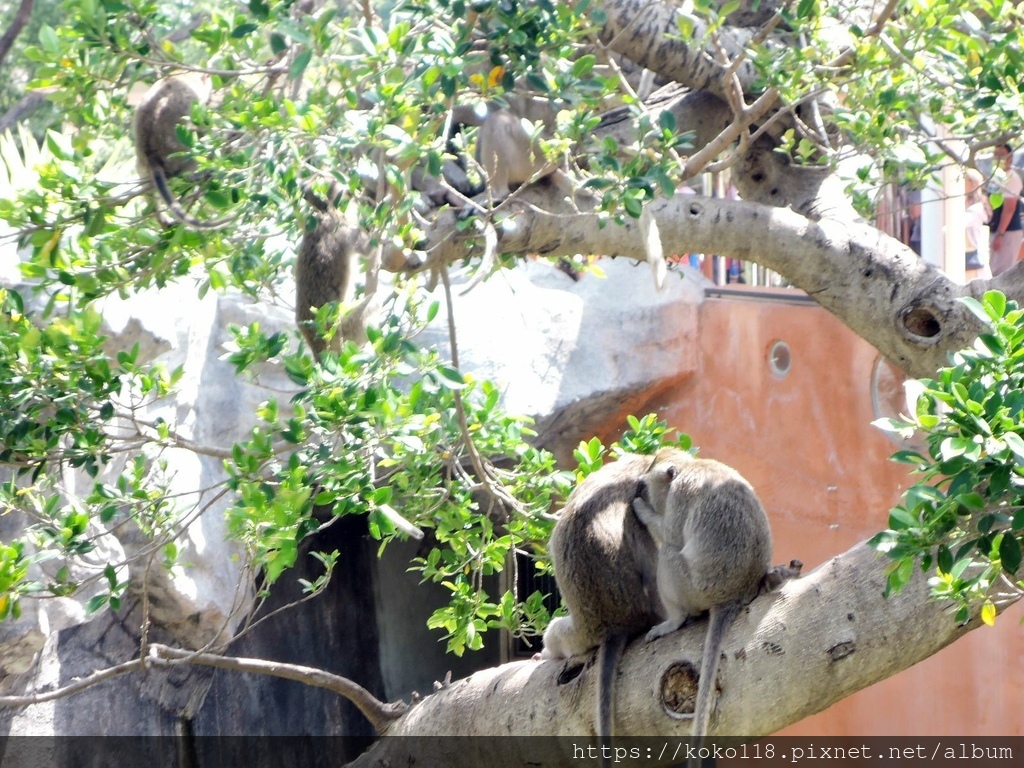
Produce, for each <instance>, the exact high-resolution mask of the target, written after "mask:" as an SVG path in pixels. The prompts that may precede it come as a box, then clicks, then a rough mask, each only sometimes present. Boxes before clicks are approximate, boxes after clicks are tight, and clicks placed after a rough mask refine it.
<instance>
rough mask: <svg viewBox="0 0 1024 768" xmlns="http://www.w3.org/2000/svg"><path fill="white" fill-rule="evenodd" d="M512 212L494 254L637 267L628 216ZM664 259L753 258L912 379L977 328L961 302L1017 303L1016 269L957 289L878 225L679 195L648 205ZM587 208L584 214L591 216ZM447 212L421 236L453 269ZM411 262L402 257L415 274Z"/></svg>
mask: <svg viewBox="0 0 1024 768" xmlns="http://www.w3.org/2000/svg"><path fill="white" fill-rule="evenodd" d="M520 204H521V206H523V207H521V208H520V209H519V210H518V211H517V212H515V213H514V214H512V215H510V216H509V217H508V218H506V219H504V220H503V221H502V222H500V224H498V225H497V229H498V233H499V237H500V244H499V249H500V250H501V252H502V253H519V254H530V253H537V254H542V255H546V256H572V255H574V254H577V253H587V254H594V255H606V256H624V257H627V258H631V259H637V260H638V261H643V260H644V259H646V253H645V249H644V246H643V238H642V237H641V236H640V230H639V229H638V228H639V226H640V223H639V222H638V221H637V220H635V219H628V218H627V219H625V220H624V221H622V222H621V223H611V222H609V221H608V219H607V217H606V216H605V217H603V216H602V214H599V213H597V212H593V211H594V201H593V200H592V199H591V198H589V197H588V196H587V195H585V194H582V193H581V194H579V195H577V197H576V200H574V201H568V200H565V199H563V198H560V193H559V191H558V190H557V189H554V188H553V187H551V186H545V185H536V187H535V188H534V189H530V190H525V192H524V194H523V195H522V197H521V200H520ZM647 209H648V210H649V212H650V215H652V216H653V217H654V218H655V220H656V221H657V225H658V230H659V232H660V235H661V239H662V243H663V246H664V251H665V253H714V254H717V255H720V256H728V257H733V258H739V259H744V260H747V261H754V262H756V263H758V264H761V265H763V266H765V267H768V268H769V269H772V270H775V271H777V272H779V273H780V274H782V275H785V276H786V278H788V279H789V280H790V281H791V282H792V283H793V285H795V286H796V287H798V288H801V289H803V290H804V291H806V292H807V293H808V294H809V295H810V296H811V297H813V298H814V299H815V300H816V301H817V302H818V303H819V304H821V305H822V306H823V307H824V308H825V309H827V310H829V311H830V312H832V313H833V314H835V315H836V316H837V317H839V319H840V320H842V321H843V322H844V323H845V324H846V325H848V326H849V327H850V328H851V329H852V330H853V331H854V332H855V333H857V334H858V335H859V336H861V337H863V338H864V339H866V340H867V341H868V342H869V343H871V344H873V345H874V346H875V347H876V348H877V349H878V350H879V351H880V352H882V353H883V354H884V355H885V356H886V357H888V358H889V359H890V360H892V361H893V362H894V363H896V364H897V365H899V366H900V367H901V368H902V369H903V370H904V371H905V372H906V373H907V374H909V375H911V376H928V375H931V374H933V373H934V372H935V371H936V369H938V368H939V367H941V366H943V365H945V363H946V355H947V353H948V352H950V351H954V350H957V349H962V348H963V347H966V346H969V345H970V344H971V343H972V342H973V340H974V338H975V336H977V334H978V332H979V330H980V325H979V322H978V320H977V319H976V318H975V317H974V315H973V314H971V312H970V311H968V310H967V308H966V307H964V306H963V305H962V304H961V303H960V302H959V301H957V299H958V298H959V297H960V296H967V295H974V296H977V295H980V294H981V293H983V292H984V291H985V290H987V289H988V288H990V287H991V288H999V289H1001V290H1003V291H1004V292H1005V293H1007V295H1008V296H1010V297H1011V298H1021V297H1022V296H1024V272H1022V271H1021V270H1018V269H1015V270H1011V271H1010V272H1009V273H1007V274H1005V275H1001V276H1000V277H999V278H996V279H994V280H991V281H980V280H976V281H974V282H972V283H971V284H970V285H967V286H962V285H958V284H957V283H954V282H953V281H952V280H950V279H949V278H948V277H947V276H946V275H945V274H944V273H943V272H941V271H940V270H938V269H937V268H935V267H933V266H931V265H929V264H928V263H927V262H925V261H923V260H922V259H920V258H918V257H917V255H916V254H915V253H914V252H913V251H911V250H910V249H909V248H908V247H906V246H905V245H903V244H902V243H900V242H899V241H898V240H895V239H894V238H891V237H889V236H888V235H886V234H884V233H883V232H881V231H879V230H878V229H876V228H874V227H872V226H870V225H867V224H864V223H857V222H852V221H848V220H844V219H832V218H824V219H821V220H814V219H811V218H808V217H807V216H803V215H801V214H799V213H796V212H795V211H793V210H790V209H788V208H778V207H774V206H768V205H762V204H760V203H754V202H747V201H734V200H724V199H721V198H707V197H701V196H697V195H682V194H679V195H676V196H675V197H673V198H670V199H662V200H655V201H654V202H652V203H650V204H649V205H648V206H647ZM587 211H591V212H589V213H588V212H587ZM454 216H455V214H454V213H445V214H442V215H441V216H440V217H439V218H438V220H437V221H436V222H435V229H434V230H433V232H432V233H431V235H430V237H429V238H428V240H429V243H430V245H429V246H428V247H432V248H433V253H432V258H435V259H441V260H443V261H446V262H449V263H452V262H456V261H459V260H462V259H465V258H466V257H467V256H471V255H472V253H473V252H472V247H473V246H472V245H470V244H468V242H467V241H466V240H465V239H457V238H453V237H450V236H449V235H448V233H450V232H451V231H452V230H453V227H454ZM417 259H419V260H422V261H425V259H423V258H422V256H411V257H409V259H408V261H409V263H410V264H412V265H413V266H414V268H415V264H416V263H417Z"/></svg>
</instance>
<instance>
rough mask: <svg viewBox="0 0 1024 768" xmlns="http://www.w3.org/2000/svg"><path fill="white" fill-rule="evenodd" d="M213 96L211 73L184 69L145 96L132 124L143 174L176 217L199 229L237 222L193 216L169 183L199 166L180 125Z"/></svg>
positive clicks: (152, 87) (157, 82)
mask: <svg viewBox="0 0 1024 768" xmlns="http://www.w3.org/2000/svg"><path fill="white" fill-rule="evenodd" d="M211 95H212V87H211V85H210V77H209V75H204V74H200V73H197V72H182V73H178V74H175V75H169V76H167V77H164V78H161V79H160V80H157V81H156V82H155V83H154V84H153V85H152V86H150V88H149V90H148V91H146V93H145V94H144V95H143V97H142V100H141V101H140V102H139V105H138V106H137V107H136V108H135V119H134V121H133V125H132V128H133V132H134V136H135V157H136V162H137V164H138V169H139V175H140V176H141V177H142V179H143V180H144V181H147V182H149V183H150V184H151V185H152V186H153V187H154V188H155V189H156V191H157V192H158V193H159V195H160V197H161V198H163V201H164V203H165V204H166V206H167V209H168V210H169V211H170V212H171V215H172V216H174V218H175V219H177V220H178V221H180V222H182V223H184V224H188V225H189V226H190V227H193V228H195V229H220V228H221V227H223V226H225V225H227V224H229V223H230V222H231V221H233V219H231V218H224V219H218V220H216V221H200V220H199V219H196V218H194V217H193V216H190V215H189V214H188V213H187V212H186V211H185V209H184V208H182V207H181V203H179V202H178V200H177V199H176V198H175V197H174V195H173V194H172V193H171V190H170V188H169V187H168V186H167V179H169V178H171V177H172V176H178V175H180V174H183V173H187V172H188V171H190V170H192V168H194V167H195V161H194V160H193V159H192V158H191V157H189V156H188V154H187V153H186V148H185V146H184V145H183V144H182V143H181V141H179V140H178V134H177V126H178V125H179V124H180V123H181V122H182V121H183V120H184V119H185V118H187V117H188V116H189V115H190V114H191V113H192V105H193V104H196V103H199V104H206V103H208V102H209V100H210V96H211Z"/></svg>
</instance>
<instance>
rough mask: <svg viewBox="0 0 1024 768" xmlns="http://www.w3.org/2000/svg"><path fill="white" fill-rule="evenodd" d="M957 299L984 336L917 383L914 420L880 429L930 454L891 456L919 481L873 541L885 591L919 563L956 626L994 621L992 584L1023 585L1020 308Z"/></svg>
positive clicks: (994, 299) (995, 296)
mask: <svg viewBox="0 0 1024 768" xmlns="http://www.w3.org/2000/svg"><path fill="white" fill-rule="evenodd" d="M961 301H963V302H964V303H965V304H966V305H967V306H968V307H969V308H970V309H971V311H972V312H973V313H974V314H975V315H977V316H978V318H979V319H980V320H981V321H982V322H983V323H984V324H985V326H986V327H987V331H986V332H984V333H982V334H981V335H980V336H979V337H978V340H977V341H976V342H975V344H974V345H973V347H971V348H969V349H964V350H961V351H960V352H957V353H956V354H954V355H952V359H951V365H950V366H949V367H947V368H943V369H942V370H940V371H939V372H938V376H937V377H936V378H935V379H934V380H921V382H920V385H921V387H922V389H921V392H920V394H919V396H918V397H917V400H916V403H915V404H914V405H913V407H912V408H911V410H912V411H913V413H912V415H911V417H910V419H908V420H904V419H883V420H880V421H879V422H876V424H877V425H878V426H880V427H881V428H883V429H885V430H887V431H891V432H895V433H896V434H900V435H903V436H905V437H909V436H911V435H913V434H914V433H917V432H919V433H921V434H922V435H924V437H925V441H926V443H927V453H926V454H922V453H919V452H917V451H915V450H903V451H899V452H898V453H896V454H895V455H894V456H893V459H894V460H895V461H900V462H904V463H907V464H910V465H911V466H912V467H913V468H914V472H915V473H916V474H919V475H921V476H922V481H921V482H919V483H916V484H915V485H914V486H912V487H911V488H909V489H908V490H907V491H906V492H905V493H904V495H903V500H902V503H901V504H900V505H899V506H897V507H896V508H895V509H893V510H892V512H891V513H890V516H889V530H886V531H883V532H882V533H880V534H878V535H877V536H875V537H874V538H873V539H872V540H871V542H870V543H871V545H872V546H874V547H875V548H877V549H878V550H879V551H881V552H884V553H886V554H887V555H888V556H889V558H890V559H891V560H892V563H891V564H890V565H889V567H888V569H887V577H888V580H887V584H886V592H887V593H892V592H896V591H898V590H900V589H901V588H902V587H903V586H904V585H905V584H906V583H907V581H908V580H909V579H910V578H911V576H912V574H913V572H914V568H915V566H919V567H920V568H921V569H922V570H925V571H928V570H930V569H931V568H933V567H934V568H935V569H936V574H937V575H936V577H935V578H934V579H933V580H932V594H933V595H934V596H936V597H938V598H942V599H945V600H951V601H954V602H956V603H957V604H958V605H959V606H960V608H959V611H958V613H957V619H958V620H959V621H966V620H967V618H968V617H969V615H970V608H971V607H972V606H973V605H977V604H979V603H980V604H982V617H983V618H984V619H985V620H986V621H987V622H989V623H991V622H992V621H994V618H995V607H994V603H993V597H992V590H993V587H995V586H996V585H997V584H998V583H999V582H1000V580H1002V579H1006V580H1008V581H1009V582H1012V583H1014V584H1016V585H1017V586H1018V587H1020V586H1024V582H1022V580H1021V574H1020V566H1021V548H1022V538H1024V310H1021V309H1020V308H1019V307H1018V306H1017V303H1016V302H1013V301H1007V300H1006V297H1005V296H1004V295H1003V294H1002V293H999V292H997V291H989V292H988V293H986V294H985V296H984V297H983V299H982V301H981V302H978V301H976V300H975V299H972V298H963V299H961ZM1004 586H1005V585H1004Z"/></svg>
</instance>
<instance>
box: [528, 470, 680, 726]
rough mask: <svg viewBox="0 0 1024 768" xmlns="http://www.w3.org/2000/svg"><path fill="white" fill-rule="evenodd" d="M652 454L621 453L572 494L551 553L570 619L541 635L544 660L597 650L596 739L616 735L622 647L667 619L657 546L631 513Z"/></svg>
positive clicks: (551, 543)
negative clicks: (659, 585)
mask: <svg viewBox="0 0 1024 768" xmlns="http://www.w3.org/2000/svg"><path fill="white" fill-rule="evenodd" d="M650 465H651V457H650V456H639V455H635V454H624V455H623V456H621V457H620V458H619V459H617V460H616V461H615V462H612V463H609V464H606V465H605V466H603V467H601V468H600V469H598V470H597V471H596V472H593V473H591V474H590V475H588V476H587V477H586V478H585V479H584V480H583V482H581V483H580V484H579V485H578V486H577V487H576V488H575V489H574V490H573V492H572V493H571V494H570V495H569V498H568V500H567V501H566V504H565V507H564V508H563V509H562V512H561V514H560V515H559V518H558V522H557V523H555V527H554V530H553V531H552V534H551V539H550V541H549V543H548V553H549V555H550V557H551V564H552V566H553V567H554V571H555V581H556V582H557V584H558V589H559V591H560V592H561V594H562V600H563V601H564V602H565V606H566V608H568V609H569V615H568V616H561V617H557V618H555V619H552V621H551V623H550V624H548V627H547V629H546V630H545V632H544V649H543V651H542V652H541V654H540V656H541V658H542V659H564V658H568V657H570V656H577V655H579V654H582V653H586V652H587V651H589V650H591V649H592V648H595V647H599V651H598V660H597V667H598V679H597V706H596V719H597V733H598V736H599V738H600V739H601V741H602V744H604V743H605V742H606V741H607V740H608V739H610V738H611V737H612V736H613V735H614V734H613V730H614V720H615V712H614V705H615V700H614V686H615V672H616V670H617V668H618V662H619V659H620V658H621V656H622V653H623V651H624V650H625V647H626V644H627V643H628V642H629V640H631V639H632V638H634V637H636V636H637V635H639V634H641V633H643V632H644V631H645V630H647V629H649V628H650V627H651V626H653V625H654V624H656V623H657V622H660V621H662V620H664V619H665V617H666V614H665V612H664V609H663V607H662V605H661V599H660V598H659V596H658V591H657V584H656V582H657V572H656V562H657V548H656V545H655V542H654V539H653V537H652V536H651V534H650V532H649V531H648V530H647V529H646V527H645V526H644V525H643V524H642V523H641V521H640V520H639V519H638V518H637V516H636V515H635V514H634V513H633V512H632V511H631V506H630V505H631V503H632V501H633V499H634V498H635V497H636V489H637V483H638V482H639V481H640V478H641V477H642V476H643V474H644V473H645V472H646V471H647V470H648V469H649V467H650Z"/></svg>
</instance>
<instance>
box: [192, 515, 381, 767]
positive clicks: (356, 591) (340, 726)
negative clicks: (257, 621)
mask: <svg viewBox="0 0 1024 768" xmlns="http://www.w3.org/2000/svg"><path fill="white" fill-rule="evenodd" d="M376 546H377V544H376V542H374V541H373V540H372V539H370V538H369V536H368V535H367V532H366V519H365V518H364V517H362V516H348V517H342V518H340V519H338V520H337V521H335V522H334V523H333V524H332V525H331V526H329V527H328V528H327V529H325V530H324V531H321V532H320V533H319V534H317V535H316V536H315V537H314V538H313V539H312V540H311V541H310V543H309V545H308V546H306V547H303V552H304V553H305V552H307V551H308V550H309V549H314V550H322V551H326V552H330V551H333V550H335V549H336V550H338V552H339V553H340V556H339V558H338V562H337V565H336V566H335V572H334V575H333V577H332V579H331V582H330V584H329V586H328V587H327V590H326V591H325V592H324V594H322V595H320V596H319V597H317V598H316V599H314V600H310V601H308V602H306V603H303V604H301V605H297V606H293V607H291V608H289V609H288V610H286V611H283V612H282V613H280V614H278V615H276V616H273V617H271V618H270V619H269V620H267V621H266V622H264V623H263V624H261V625H259V626H258V627H256V628H255V629H253V630H252V631H251V632H249V633H247V634H245V635H244V636H242V637H241V638H240V639H238V640H237V641H236V642H234V643H233V644H232V645H231V648H230V651H229V655H232V656H240V657H250V658H258V659H266V660H272V661H282V662H290V663H293V664H303V665H306V666H310V667H316V668H319V669H323V670H326V671H328V672H332V673H334V674H337V675H342V676H343V677H347V678H349V679H350V680H353V681H355V682H357V683H359V684H360V685H362V686H363V687H364V688H366V689H367V690H369V691H370V692H371V693H372V694H373V695H374V696H376V697H377V698H379V699H382V700H383V699H384V684H383V680H382V675H381V665H380V650H379V649H380V638H379V633H378V628H377V620H376V614H375V609H374V585H373V578H374V576H373V574H374V573H375V571H376V569H375V563H376V555H375V553H376ZM322 572H323V567H322V566H321V564H320V563H319V561H318V560H316V559H315V558H312V557H310V556H308V555H307V554H303V555H301V556H300V560H299V562H298V563H297V564H296V567H295V568H294V569H293V570H292V571H289V572H287V573H286V574H285V575H284V576H283V577H282V578H281V580H280V581H279V582H278V583H277V584H275V585H274V588H273V590H272V592H271V596H270V598H269V599H268V601H267V605H266V607H265V608H264V615H266V613H269V612H270V611H273V610H275V609H276V608H279V607H281V606H285V605H288V604H290V603H294V602H295V601H297V600H299V599H301V598H302V588H301V586H300V585H299V583H298V580H299V579H300V578H301V579H306V580H308V581H313V580H315V579H316V578H317V577H318V576H319V575H320V574H321V573H322ZM191 732H192V733H193V734H194V736H195V737H203V736H216V735H218V734H231V735H233V736H241V735H247V734H248V735H252V736H303V735H329V736H344V737H365V738H366V739H371V738H373V737H374V736H375V735H376V734H375V733H374V730H373V727H372V726H371V725H370V723H369V722H368V721H367V720H366V718H365V717H363V715H362V714H361V713H360V712H359V710H358V709H356V707H355V706H354V705H353V704H352V703H351V702H349V701H348V700H347V699H345V698H344V697H342V696H339V695H337V694H335V693H331V692H330V691H326V690H324V689H321V688H314V687H311V686H308V685H303V684H302V683H299V682H295V681H291V680H283V679H280V678H275V677H269V676H266V675H255V674H245V673H240V672H230V671H226V670H217V671H216V673H215V675H214V681H213V684H212V686H211V688H210V692H209V694H208V695H207V697H206V700H205V701H204V703H203V706H202V708H201V709H200V711H199V713H198V714H197V716H196V717H195V718H194V719H193V721H192V724H191ZM360 742H362V743H360ZM221 743H222V742H221V740H205V739H204V740H202V741H201V744H202V747H203V748H202V749H200V750H199V751H198V752H199V756H200V763H201V766H200V768H207V766H209V767H210V768H214V767H215V766H218V765H249V764H251V765H258V764H260V755H259V754H257V753H254V754H253V755H251V758H252V760H251V762H242V763H239V762H238V761H239V760H246V759H247V757H246V756H245V755H240V754H239V753H238V749H239V745H238V744H237V743H233V744H232V745H231V746H232V750H231V754H230V755H225V756H224V757H225V758H227V759H228V760H229V761H230V762H220V761H218V756H217V748H218V745H219V744H221ZM333 743H334V744H336V745H337V747H338V748H339V749H340V750H341V752H340V753H339V751H338V750H337V749H330V750H324V749H321V748H317V745H318V744H319V745H320V747H322V746H323V740H295V741H294V743H293V744H291V747H292V748H294V749H299V750H305V749H308V750H309V751H308V754H303V755H294V756H293V758H294V760H295V762H296V764H297V765H302V766H307V767H308V768H320V766H323V767H324V768H326V767H327V766H336V765H341V764H344V763H346V762H348V761H349V760H351V759H354V758H355V757H356V756H357V755H358V754H359V753H360V752H362V750H363V748H365V746H366V742H364V741H363V739H362V738H355V739H349V738H347V739H345V740H337V741H334V742H333ZM252 747H253V749H254V750H256V751H257V752H258V750H259V749H260V748H261V747H260V742H259V741H258V740H253V743H252ZM243 751H244V749H243Z"/></svg>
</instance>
